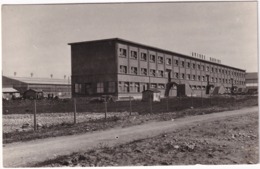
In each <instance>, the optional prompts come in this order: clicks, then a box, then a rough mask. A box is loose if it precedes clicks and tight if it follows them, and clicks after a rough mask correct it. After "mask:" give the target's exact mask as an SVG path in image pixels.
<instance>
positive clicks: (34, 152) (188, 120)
mask: <svg viewBox="0 0 260 169" xmlns="http://www.w3.org/2000/svg"><path fill="white" fill-rule="evenodd" d="M253 112H258V107H250V108H244V109H240V110H235V111H225V112H219V113H213V114H207V115H200V116H192V117H185V118H180V119H177V120H174V121H173V120H171V121H162V122H152V123H146V124H143V125H138V126H131V127H127V128H114V129H111V130H106V131H99V132H94V133H86V134H82V135H74V136H63V137H55V138H47V139H41V140H35V141H28V142H19V143H12V144H7V145H4V147H3V155H4V156H3V161H4V167H25V166H31V165H33V164H35V163H38V162H42V161H45V160H48V159H53V158H56V157H57V156H59V155H68V154H71V153H73V152H81V151H86V150H88V149H92V148H94V147H98V146H99V145H101V144H105V145H108V146H113V145H117V144H122V143H127V142H130V141H133V140H138V139H143V138H149V137H153V136H156V135H159V134H161V133H165V132H171V131H174V130H176V129H178V128H181V127H185V126H189V125H190V124H194V123H200V122H204V121H213V120H216V119H221V118H225V117H230V116H236V115H244V114H249V113H253Z"/></svg>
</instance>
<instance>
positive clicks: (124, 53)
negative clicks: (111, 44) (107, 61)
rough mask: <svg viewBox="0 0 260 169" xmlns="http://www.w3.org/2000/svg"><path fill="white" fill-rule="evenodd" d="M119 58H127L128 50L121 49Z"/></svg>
mask: <svg viewBox="0 0 260 169" xmlns="http://www.w3.org/2000/svg"><path fill="white" fill-rule="evenodd" d="M119 56H121V57H126V49H123V48H119Z"/></svg>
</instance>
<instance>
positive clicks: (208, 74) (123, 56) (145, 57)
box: [69, 38, 245, 98]
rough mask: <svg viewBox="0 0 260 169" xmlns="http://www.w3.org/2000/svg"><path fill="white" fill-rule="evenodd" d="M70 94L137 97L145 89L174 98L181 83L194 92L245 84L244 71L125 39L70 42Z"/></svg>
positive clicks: (211, 90) (200, 57)
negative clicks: (156, 90)
mask: <svg viewBox="0 0 260 169" xmlns="http://www.w3.org/2000/svg"><path fill="white" fill-rule="evenodd" d="M69 45H70V46H71V64H72V67H71V68H72V96H73V97H87V96H100V95H113V96H116V97H118V98H121V97H128V96H132V97H134V98H141V95H142V92H143V91H144V90H146V89H149V87H150V88H151V89H152V88H156V89H158V90H160V91H161V96H176V95H177V94H178V93H177V90H176V89H177V88H178V87H179V86H181V85H182V86H184V88H185V89H186V91H188V88H189V91H190V95H193V96H207V95H210V94H211V93H212V92H213V91H214V89H216V88H217V87H218V88H219V87H222V88H224V89H225V91H226V92H231V91H233V89H235V88H241V87H245V70H242V69H239V68H235V67H231V66H227V65H223V64H221V63H220V62H216V60H215V59H211V60H206V59H205V57H204V56H199V57H192V56H188V55H183V54H179V53H176V52H172V51H168V50H164V49H159V48H156V47H151V46H148V45H143V44H139V43H135V42H131V41H128V40H124V39H119V38H113V39H104V40H96V41H86V42H76V43H69ZM208 89H209V90H208Z"/></svg>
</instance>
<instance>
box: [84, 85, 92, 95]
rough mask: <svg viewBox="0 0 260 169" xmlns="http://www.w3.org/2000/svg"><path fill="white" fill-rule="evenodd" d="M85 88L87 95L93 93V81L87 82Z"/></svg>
mask: <svg viewBox="0 0 260 169" xmlns="http://www.w3.org/2000/svg"><path fill="white" fill-rule="evenodd" d="M85 89H86V94H87V95H91V94H93V92H92V86H91V83H86V84H85Z"/></svg>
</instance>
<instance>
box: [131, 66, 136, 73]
mask: <svg viewBox="0 0 260 169" xmlns="http://www.w3.org/2000/svg"><path fill="white" fill-rule="evenodd" d="M131 74H134V75H137V67H131Z"/></svg>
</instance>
